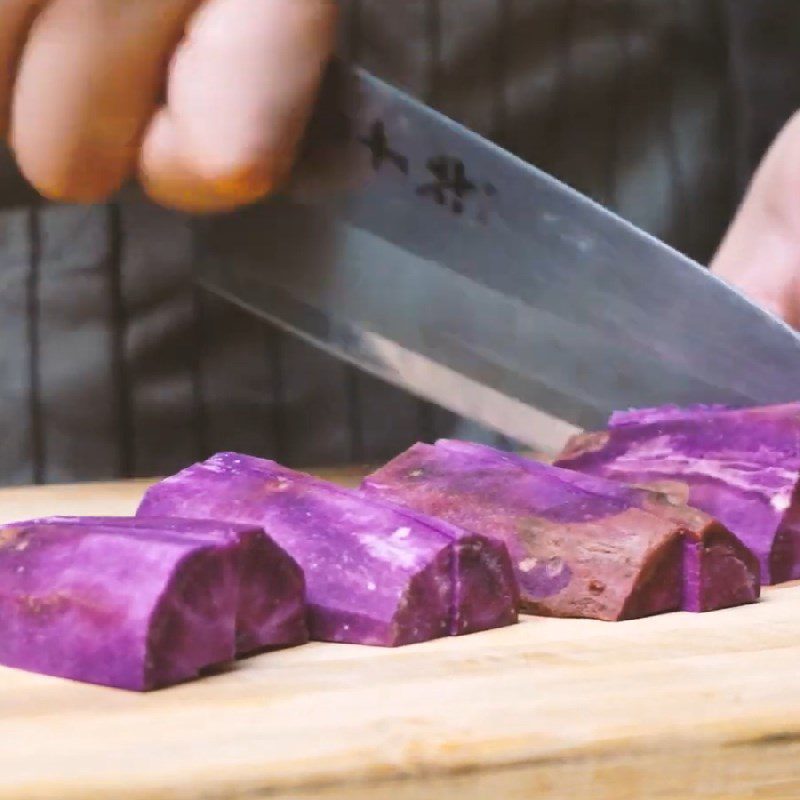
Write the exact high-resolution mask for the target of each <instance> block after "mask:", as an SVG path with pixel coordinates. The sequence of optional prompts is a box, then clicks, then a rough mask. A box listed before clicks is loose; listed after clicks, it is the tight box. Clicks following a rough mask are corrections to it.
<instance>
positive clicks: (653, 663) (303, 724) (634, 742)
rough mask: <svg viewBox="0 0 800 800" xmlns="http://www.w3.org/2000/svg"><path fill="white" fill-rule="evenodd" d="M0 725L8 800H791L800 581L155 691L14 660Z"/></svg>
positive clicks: (23, 511)
mask: <svg viewBox="0 0 800 800" xmlns="http://www.w3.org/2000/svg"><path fill="white" fill-rule="evenodd" d="M344 477H345V479H346V481H352V479H353V474H352V473H350V474H349V475H347V476H344ZM143 487H144V484H143V483H131V484H109V485H89V486H81V487H48V488H41V489H21V490H7V491H3V492H0V520H3V521H10V520H13V519H18V518H22V517H31V516H38V515H42V514H51V513H84V514H93V513H120V514H122V513H127V512H130V511H131V510H133V508H134V507H135V505H136V502H137V500H138V497H139V496H140V494H141V492H142V489H143ZM0 742H2V747H0V798H3V799H5V798H8V800H32V799H33V798H36V799H37V800H39V799H41V798H47V800H51V799H52V800H76V799H77V798H81V799H84V798H92V800H95V799H97V800H100V799H101V798H102V800H145V799H147V800H155V798H158V799H159V800H163V799H164V798H168V799H169V800H173V799H174V800H223V798H224V800H231V799H233V798H236V799H237V800H245V799H246V800H256V799H258V800H261V799H262V798H263V799H264V800H266V798H271V799H272V798H296V799H298V800H311V798H319V799H320V800H330V799H332V798H335V799H336V800H366V798H375V799H376V800H389V798H391V799H392V800H412V799H413V800H417V798H419V799H420V800H439V799H440V798H450V797H457V798H459V800H473V799H474V800H492V799H493V798H497V800H522V799H523V798H525V799H526V800H527V798H545V799H546V800H554V799H555V798H558V799H559V800H561V798H590V799H591V800H643V799H644V798H647V799H648V800H650V799H652V798H670V800H686V798H690V797H691V798H702V800H711V799H712V798H713V799H714V800H722V799H723V798H751V799H752V798H785V799H786V800H789V798H792V800H796V798H798V797H800V587H785V588H779V589H774V590H770V591H767V593H766V597H765V599H764V601H763V602H762V603H760V604H759V605H757V606H750V607H747V608H741V609H735V610H731V611H723V612H718V613H715V614H706V615H689V614H669V615H665V616H661V617H656V618H653V619H649V620H640V621H635V622H625V623H617V624H611V623H602V622H593V621H575V620H546V619H535V618H527V619H525V620H524V621H523V622H521V623H520V624H519V625H517V626H515V627H513V628H507V629H505V630H499V631H492V632H489V633H484V634H478V635H474V636H470V637H465V638H461V639H446V640H440V641H436V642H430V643H427V644H423V645H417V646H413V647H407V648H402V649H399V650H394V651H389V650H381V649H374V648H364V647H355V646H345V645H324V644H311V645H308V646H306V647H301V648H297V649H294V650H289V651H284V652H280V653H272V654H266V655H262V656H259V657H256V658H252V659H249V660H246V661H242V662H240V663H237V664H236V665H235V666H234V667H232V668H231V669H230V670H229V671H227V672H224V673H222V674H217V675H214V676H210V677H208V678H206V679H203V680H201V681H197V682H195V683H192V684H188V685H185V686H180V687H177V688H173V689H169V690H166V691H162V692H158V693H153V694H150V695H135V694H128V693H125V692H120V691H115V690H110V689H103V688H97V687H92V686H84V685H80V684H77V683H71V682H68V681H63V680H58V679H54V678H45V677H41V676H37V675H31V674H27V673H24V672H20V671H16V670H10V669H0Z"/></svg>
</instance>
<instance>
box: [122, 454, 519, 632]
mask: <svg viewBox="0 0 800 800" xmlns="http://www.w3.org/2000/svg"><path fill="white" fill-rule="evenodd" d="M138 515H139V516H143V517H147V516H179V517H195V518H205V519H209V518H211V519H222V520H227V521H230V522H238V523H245V524H255V525H259V526H261V527H263V528H264V529H265V530H266V531H267V532H268V533H269V535H270V536H271V537H272V538H273V539H274V540H275V541H276V542H277V543H278V544H279V545H280V546H281V547H283V548H284V549H285V550H286V551H287V552H288V553H290V554H291V555H292V557H293V558H294V559H295V560H296V561H297V563H298V564H299V565H300V566H301V567H302V569H303V571H304V573H305V577H306V585H307V598H308V604H309V620H310V627H311V636H312V638H314V639H318V640H323V641H335V642H351V643H358V644H371V645H382V646H389V647H391V646H398V645H404V644H410V643H413V642H421V641H425V640H427V639H432V638H436V637H439V636H445V635H453V634H461V633H469V632H472V631H475V630H482V629H485V628H489V627H497V626H500V625H508V624H511V623H512V622H514V621H515V619H516V599H517V598H516V583H515V581H514V576H513V570H512V567H511V562H510V559H509V556H508V553H507V551H506V550H505V548H504V547H503V546H502V545H499V544H498V543H497V542H495V541H493V540H490V539H486V538H485V537H483V536H480V535H476V534H473V533H465V532H463V531H461V530H459V529H457V528H455V527H453V526H451V525H449V524H447V523H445V522H441V521H438V520H432V519H430V518H428V517H426V516H424V515H422V514H419V513H415V512H410V511H408V510H406V509H401V508H397V507H395V506H393V505H392V504H389V503H384V502H381V501H378V500H371V499H367V498H364V497H362V496H360V495H359V494H358V493H356V492H353V491H348V490H345V489H341V488H339V487H337V486H334V485H333V484H330V483H327V482H325V481H320V480H317V479H315V478H312V477H311V476H308V475H303V474H300V473H297V472H294V471H292V470H289V469H286V468H284V467H281V466H280V465H278V464H275V463H274V462H271V461H265V460H262V459H257V458H252V457H249V456H244V455H239V454H236V453H222V454H219V455H217V456H215V457H213V458H211V459H209V460H208V461H205V462H203V463H200V464H196V465H194V466H192V467H189V468H188V469H186V470H184V471H182V472H180V473H178V474H177V475H175V476H173V477H171V478H167V479H166V480H164V481H162V482H161V483H159V484H157V485H156V486H154V487H152V488H150V489H149V490H148V492H147V493H146V495H145V497H144V499H143V501H142V504H141V506H140V508H139V511H138Z"/></svg>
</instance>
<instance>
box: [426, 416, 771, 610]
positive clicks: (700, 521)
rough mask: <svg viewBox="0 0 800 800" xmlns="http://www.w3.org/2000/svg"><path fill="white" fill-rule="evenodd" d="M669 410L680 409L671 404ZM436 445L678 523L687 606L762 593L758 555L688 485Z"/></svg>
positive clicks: (724, 603) (462, 445) (546, 486)
mask: <svg viewBox="0 0 800 800" xmlns="http://www.w3.org/2000/svg"><path fill="white" fill-rule="evenodd" d="M703 408H704V410H707V408H708V407H703ZM670 413H671V414H673V415H674V414H676V413H677V412H676V411H675V410H674V409H671V410H670ZM437 446H438V447H442V448H446V449H449V450H450V451H458V450H460V451H461V452H463V453H465V454H467V455H470V456H471V457H472V458H474V459H476V460H479V459H480V458H483V459H486V460H488V462H489V463H493V462H497V461H498V460H500V459H502V460H505V461H506V462H508V463H511V464H515V465H517V466H518V467H520V468H522V469H526V470H527V471H528V472H530V473H532V474H533V475H536V476H538V478H539V489H540V490H545V491H549V492H554V491H555V490H556V487H559V491H560V492H564V491H569V492H574V491H575V490H580V491H584V492H589V493H590V494H593V495H595V496H596V497H597V498H598V502H599V503H602V502H606V501H607V500H608V499H609V498H611V499H613V500H615V501H620V502H623V503H625V504H629V505H631V506H633V507H636V508H641V509H642V510H644V511H647V512H649V513H651V514H655V515H656V516H660V517H663V518H664V519H666V520H668V521H670V522H673V523H675V524H676V525H678V526H679V527H680V529H681V532H682V534H683V536H684V544H683V549H684V580H683V601H682V604H681V608H682V609H683V610H684V611H693V612H701V611H717V610H719V609H722V608H730V607H732V606H738V605H744V604H746V603H752V602H755V601H756V600H758V598H759V596H760V593H761V592H760V586H761V582H760V566H759V563H758V559H757V558H756V557H755V556H754V555H753V554H752V553H751V552H750V551H749V550H748V549H747V548H746V547H745V546H744V544H743V543H742V542H741V541H740V540H739V539H738V538H737V537H736V536H734V535H733V534H732V533H731V532H730V531H729V530H728V529H727V528H726V527H725V526H724V525H722V524H721V523H720V522H719V521H718V520H716V519H714V518H713V517H711V516H709V515H708V514H705V513H704V512H702V511H700V510H698V509H695V508H692V507H690V506H688V505H687V504H686V502H687V499H688V490H687V487H686V486H685V484H675V483H670V482H661V483H657V484H650V485H649V486H646V487H644V486H631V485H628V484H625V483H621V482H619V481H615V480H608V479H606V478H602V477H597V476H594V475H590V474H586V475H584V474H581V473H575V472H571V473H565V472H563V471H561V470H555V471H554V470H553V468H552V467H550V466H548V465H546V464H542V463H540V462H537V461H532V460H530V459H527V458H525V457H523V456H520V455H517V454H514V453H502V452H500V451H498V450H495V449H493V448H491V447H486V446H485V445H477V444H471V443H466V442H455V441H447V440H443V441H441V442H439V443H438V444H437ZM550 496H551V497H552V496H553V495H552V494H551V495H550Z"/></svg>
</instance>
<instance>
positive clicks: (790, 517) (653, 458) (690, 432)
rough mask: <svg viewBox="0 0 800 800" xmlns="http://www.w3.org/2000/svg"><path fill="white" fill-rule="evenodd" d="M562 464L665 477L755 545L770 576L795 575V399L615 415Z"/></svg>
mask: <svg viewBox="0 0 800 800" xmlns="http://www.w3.org/2000/svg"><path fill="white" fill-rule="evenodd" d="M557 463H558V465H559V466H562V467H565V468H568V469H571V470H576V471H579V472H582V473H586V474H591V475H600V476H604V477H607V478H614V479H618V480H624V481H627V482H629V483H634V484H638V485H643V486H651V485H655V486H663V485H664V483H665V482H667V483H668V484H669V485H670V486H671V487H673V488H674V487H678V489H679V491H682V492H683V497H684V498H685V500H686V502H687V503H688V504H689V505H691V506H693V507H695V508H698V509H701V510H702V511H705V512H706V513H708V514H710V515H711V516H712V517H715V518H716V519H718V520H719V521H720V522H721V523H722V524H723V525H725V526H726V527H727V528H728V529H729V530H730V531H732V532H733V533H734V534H736V536H737V537H738V538H739V539H741V540H742V542H743V543H744V545H745V546H746V547H747V548H748V549H749V550H750V551H751V552H753V553H754V554H755V556H756V557H757V558H758V561H759V563H760V566H761V578H762V581H763V582H764V583H766V584H774V583H781V582H783V581H787V580H795V579H797V578H800V500H799V499H798V484H799V483H800V403H793V404H789V405H783V406H771V407H764V408H753V409H728V408H724V407H720V406H712V407H708V406H698V407H694V408H688V409H680V408H675V407H672V406H669V407H666V408H660V409H643V410H639V411H630V412H621V413H618V414H615V415H614V416H613V417H612V419H611V423H610V427H609V429H608V430H607V431H602V432H599V433H590V434H583V435H581V436H578V437H575V438H574V439H573V440H572V441H571V442H570V443H569V445H568V446H567V448H566V449H565V451H564V452H563V453H562V454H561V456H560V458H559V460H558V462H557Z"/></svg>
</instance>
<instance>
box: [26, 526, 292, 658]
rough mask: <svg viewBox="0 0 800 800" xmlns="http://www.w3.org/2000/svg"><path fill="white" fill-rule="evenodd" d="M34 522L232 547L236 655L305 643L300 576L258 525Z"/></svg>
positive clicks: (286, 554)
mask: <svg viewBox="0 0 800 800" xmlns="http://www.w3.org/2000/svg"><path fill="white" fill-rule="evenodd" d="M38 521H44V522H52V523H58V524H61V525H67V524H72V525H76V526H78V527H89V528H94V529H99V528H103V529H106V528H107V529H110V530H114V531H117V532H119V533H123V534H129V535H134V536H135V535H137V534H138V535H142V534H147V533H153V532H156V533H161V534H164V535H174V536H178V537H184V538H189V539H197V540H200V541H212V542H221V543H225V542H231V543H233V544H235V545H236V549H237V559H236V561H237V569H238V580H239V600H238V606H237V613H236V653H237V655H239V656H243V655H247V654H249V653H254V652H257V651H259V650H263V649H266V648H271V647H289V646H294V645H300V644H305V643H306V642H307V641H308V625H307V621H306V604H305V580H304V578H303V572H302V570H301V569H300V567H299V566H298V564H297V562H296V561H295V560H294V559H293V558H292V557H291V556H290V555H289V554H288V553H287V552H286V551H285V550H283V548H281V547H279V546H278V545H277V544H276V543H275V542H274V541H272V539H270V538H269V537H268V536H267V535H266V533H265V532H264V531H263V529H261V528H259V527H258V526H254V525H236V524H233V523H228V522H217V521H210V520H195V519H176V518H168V517H159V518H146V517H51V518H49V519H46V520H38Z"/></svg>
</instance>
